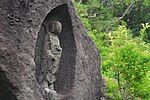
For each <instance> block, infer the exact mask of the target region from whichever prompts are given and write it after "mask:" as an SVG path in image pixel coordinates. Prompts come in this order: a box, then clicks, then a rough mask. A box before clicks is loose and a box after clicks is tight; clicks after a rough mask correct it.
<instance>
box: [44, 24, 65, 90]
mask: <svg viewBox="0 0 150 100" xmlns="http://www.w3.org/2000/svg"><path fill="white" fill-rule="evenodd" d="M61 30H62V24H61V23H60V22H59V21H52V22H50V24H49V25H48V26H46V33H47V35H48V36H49V39H48V40H49V41H48V49H47V56H48V57H49V58H51V62H50V63H52V64H48V70H47V71H46V75H45V83H44V88H45V90H46V91H47V92H54V93H56V91H55V90H54V82H55V81H56V74H57V72H58V69H59V64H60V57H61V53H62V48H61V47H60V42H59V39H58V36H57V35H58V34H60V33H61Z"/></svg>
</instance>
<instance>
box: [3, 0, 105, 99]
mask: <svg viewBox="0 0 150 100" xmlns="http://www.w3.org/2000/svg"><path fill="white" fill-rule="evenodd" d="M55 20H57V21H59V22H61V23H62V26H63V28H62V33H61V34H59V35H58V38H59V40H60V45H61V48H62V55H61V59H60V65H59V71H58V73H57V78H56V81H55V82H54V89H55V91H56V92H57V95H56V97H54V98H53V96H51V95H50V94H49V93H46V92H45V91H44V89H43V88H42V87H41V84H40V83H39V82H38V81H37V80H38V77H39V75H40V73H39V72H40V70H41V66H42V64H41V55H42V52H43V51H42V49H43V48H44V47H43V41H44V38H43V37H44V32H45V31H44V30H43V28H42V26H43V25H44V23H47V22H48V21H55ZM101 81H102V79H101V76H100V73H99V60H98V51H97V49H96V48H95V45H94V44H93V42H92V41H91V39H90V38H89V36H88V35H87V33H86V31H85V30H84V28H83V26H82V24H81V22H80V20H79V18H78V17H77V16H76V14H75V11H74V8H73V5H72V2H71V1H69V0H0V100H99V98H100V93H101V92H100V89H101V88H100V87H101Z"/></svg>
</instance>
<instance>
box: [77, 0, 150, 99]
mask: <svg viewBox="0 0 150 100" xmlns="http://www.w3.org/2000/svg"><path fill="white" fill-rule="evenodd" d="M130 5H131V8H132V9H131V10H130V11H128V12H127V13H125V11H126V9H127V8H128V7H129V6H130ZM132 5H133V7H132ZM75 7H76V11H77V13H78V15H79V16H80V18H81V20H82V22H83V24H84V26H85V28H86V29H87V30H88V34H89V36H90V37H91V38H92V40H93V41H94V42H95V44H96V47H97V48H98V51H99V52H100V55H101V59H100V60H101V64H102V74H103V77H104V79H105V81H106V92H107V93H106V95H107V96H110V97H111V98H113V99H114V100H150V43H149V42H150V34H149V33H150V25H149V24H148V23H149V21H150V20H149V19H150V13H149V10H150V9H149V7H150V1H149V0H143V1H140V0H110V1H109V2H107V3H101V2H99V0H89V1H88V2H87V3H86V4H82V3H76V2H75ZM123 14H125V16H123V18H122V19H120V18H121V17H122V15H123ZM142 23H146V24H142ZM135 34H136V35H137V37H133V35H135Z"/></svg>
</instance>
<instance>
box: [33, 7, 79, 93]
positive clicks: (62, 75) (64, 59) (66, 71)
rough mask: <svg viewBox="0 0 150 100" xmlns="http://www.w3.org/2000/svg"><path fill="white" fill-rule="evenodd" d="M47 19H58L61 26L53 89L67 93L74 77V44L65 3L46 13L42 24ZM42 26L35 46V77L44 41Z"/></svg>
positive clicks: (38, 71)
mask: <svg viewBox="0 0 150 100" xmlns="http://www.w3.org/2000/svg"><path fill="white" fill-rule="evenodd" d="M47 21H60V22H61V23H62V26H63V29H62V32H61V34H59V36H58V38H59V40H60V45H61V48H62V55H61V59H60V66H59V71H58V74H57V78H56V81H55V83H54V89H55V90H56V91H57V93H59V94H68V93H69V92H70V91H71V90H72V87H73V83H74V77H75V75H74V74H75V58H76V45H75V39H74V34H73V29H72V22H71V18H70V15H69V12H68V8H67V4H64V5H61V6H58V7H56V8H55V9H53V10H52V11H51V12H50V13H48V15H47V16H46V18H45V20H44V21H43V24H44V23H46V22H47ZM43 27H44V25H41V29H40V31H39V33H38V38H37V42H36V48H35V63H36V78H38V75H39V74H40V68H41V63H40V60H41V54H42V48H44V47H43V45H42V43H43V41H44V39H43V35H44V31H45V30H44V29H43ZM39 84H40V83H39Z"/></svg>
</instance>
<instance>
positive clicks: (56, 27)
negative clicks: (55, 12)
mask: <svg viewBox="0 0 150 100" xmlns="http://www.w3.org/2000/svg"><path fill="white" fill-rule="evenodd" d="M49 28H50V31H51V32H52V33H54V34H59V33H61V31H62V24H61V23H60V22H59V21H52V22H50V25H49Z"/></svg>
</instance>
